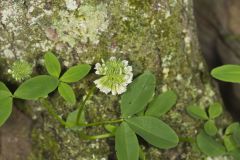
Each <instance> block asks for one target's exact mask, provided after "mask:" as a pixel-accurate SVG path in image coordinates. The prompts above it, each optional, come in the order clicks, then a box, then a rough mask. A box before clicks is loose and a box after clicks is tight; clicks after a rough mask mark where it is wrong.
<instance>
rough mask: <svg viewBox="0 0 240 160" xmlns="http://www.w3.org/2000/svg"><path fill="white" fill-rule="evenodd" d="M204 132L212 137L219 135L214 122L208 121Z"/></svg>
mask: <svg viewBox="0 0 240 160" xmlns="http://www.w3.org/2000/svg"><path fill="white" fill-rule="evenodd" d="M204 131H205V132H206V133H207V134H208V135H210V136H215V135H216V134H217V131H218V130H217V127H216V125H215V123H214V121H213V120H208V121H207V122H206V123H205V124H204Z"/></svg>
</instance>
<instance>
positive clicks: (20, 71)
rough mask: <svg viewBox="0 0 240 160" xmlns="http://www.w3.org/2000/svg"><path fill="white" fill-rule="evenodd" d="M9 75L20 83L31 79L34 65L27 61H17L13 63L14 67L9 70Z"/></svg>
mask: <svg viewBox="0 0 240 160" xmlns="http://www.w3.org/2000/svg"><path fill="white" fill-rule="evenodd" d="M8 73H10V74H11V76H12V77H13V78H14V79H15V80H16V81H19V82H20V81H23V80H25V79H27V78H29V77H30V75H31V74H32V65H31V64H29V63H28V62H27V61H24V60H17V61H15V62H14V63H13V65H12V67H11V68H10V69H8Z"/></svg>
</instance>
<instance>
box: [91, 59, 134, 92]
mask: <svg viewBox="0 0 240 160" xmlns="http://www.w3.org/2000/svg"><path fill="white" fill-rule="evenodd" d="M95 70H96V72H95V73H96V74H98V75H101V76H102V77H101V78H99V79H97V80H95V81H94V83H95V84H96V86H97V88H99V89H100V91H102V92H104V93H105V94H108V93H110V92H112V95H116V94H122V93H123V92H125V91H126V90H127V85H128V84H129V83H131V82H132V78H133V73H132V66H129V65H128V61H127V60H123V61H121V60H119V59H116V57H111V58H110V59H109V60H108V61H106V62H105V61H104V60H102V64H100V63H97V64H96V65H95Z"/></svg>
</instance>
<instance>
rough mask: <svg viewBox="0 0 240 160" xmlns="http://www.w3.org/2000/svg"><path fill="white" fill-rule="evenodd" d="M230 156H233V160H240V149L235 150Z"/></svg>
mask: <svg viewBox="0 0 240 160" xmlns="http://www.w3.org/2000/svg"><path fill="white" fill-rule="evenodd" d="M229 155H231V156H233V158H234V159H235V160H239V159H240V149H235V150H233V151H231V152H229Z"/></svg>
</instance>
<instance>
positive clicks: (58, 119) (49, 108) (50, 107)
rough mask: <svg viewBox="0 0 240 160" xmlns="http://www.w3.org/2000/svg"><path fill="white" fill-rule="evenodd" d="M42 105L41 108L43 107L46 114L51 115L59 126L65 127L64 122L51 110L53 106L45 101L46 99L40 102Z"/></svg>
mask: <svg viewBox="0 0 240 160" xmlns="http://www.w3.org/2000/svg"><path fill="white" fill-rule="evenodd" d="M40 102H41V103H42V105H43V107H45V108H46V109H47V111H48V113H49V114H50V115H52V116H53V117H54V118H55V119H56V120H57V121H58V122H60V123H61V125H63V126H65V125H66V122H65V121H64V120H63V119H62V118H61V117H59V115H58V114H57V113H56V112H55V110H54V109H53V106H52V104H51V103H50V102H49V101H48V100H46V99H41V101H40Z"/></svg>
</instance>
